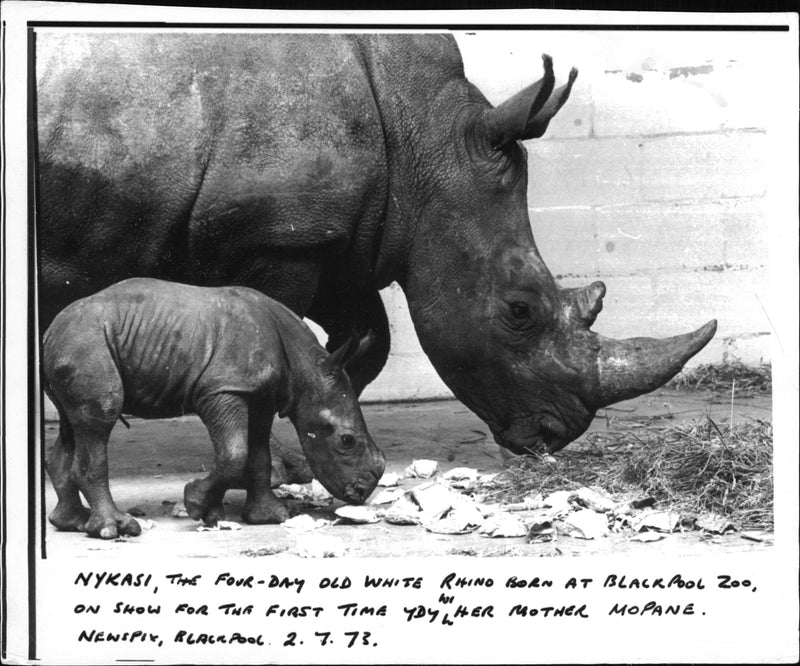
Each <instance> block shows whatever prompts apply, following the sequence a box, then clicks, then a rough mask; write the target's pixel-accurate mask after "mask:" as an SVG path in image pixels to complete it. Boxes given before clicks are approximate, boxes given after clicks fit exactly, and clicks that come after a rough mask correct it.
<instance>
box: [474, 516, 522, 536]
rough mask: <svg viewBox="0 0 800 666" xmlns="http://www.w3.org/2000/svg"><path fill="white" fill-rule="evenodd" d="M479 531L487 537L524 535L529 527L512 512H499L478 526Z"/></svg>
mask: <svg viewBox="0 0 800 666" xmlns="http://www.w3.org/2000/svg"><path fill="white" fill-rule="evenodd" d="M478 533H479V534H483V535H485V536H487V537H492V538H497V537H524V536H525V535H526V534H527V533H528V528H527V527H525V523H523V522H522V521H521V520H520V519H519V518H517V517H516V516H512V515H511V514H510V513H498V514H496V515H494V516H491V517H489V518H487V519H486V520H485V521H484V522H483V524H482V525H481V526H480V527H479V528H478Z"/></svg>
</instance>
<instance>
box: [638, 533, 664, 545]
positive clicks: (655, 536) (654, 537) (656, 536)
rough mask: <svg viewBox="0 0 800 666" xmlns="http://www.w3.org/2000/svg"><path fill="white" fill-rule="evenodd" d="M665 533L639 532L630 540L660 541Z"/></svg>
mask: <svg viewBox="0 0 800 666" xmlns="http://www.w3.org/2000/svg"><path fill="white" fill-rule="evenodd" d="M666 538H667V535H666V534H664V533H663V532H639V533H638V534H636V535H634V536H632V537H631V538H630V540H631V541H641V542H643V543H650V542H652V541H661V540H662V539H666Z"/></svg>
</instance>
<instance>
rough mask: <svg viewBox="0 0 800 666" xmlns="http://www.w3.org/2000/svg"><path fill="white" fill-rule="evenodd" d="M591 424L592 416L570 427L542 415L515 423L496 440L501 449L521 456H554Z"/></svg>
mask: <svg viewBox="0 0 800 666" xmlns="http://www.w3.org/2000/svg"><path fill="white" fill-rule="evenodd" d="M589 423H591V416H589V417H588V418H587V419H579V420H576V421H575V422H574V423H571V424H567V423H565V422H564V421H562V420H561V419H560V418H556V417H554V416H550V415H538V416H535V417H530V418H527V419H517V420H514V421H513V422H512V423H511V424H510V425H509V426H508V427H506V428H501V429H499V430H497V431H495V432H494V437H495V441H496V442H497V443H498V444H499V445H500V446H502V447H503V448H506V449H508V450H509V451H511V452H513V453H516V454H517V455H525V454H531V453H536V454H543V453H552V452H554V451H559V450H560V449H563V448H564V447H565V446H566V445H567V444H569V443H570V442H571V441H573V440H574V439H575V438H576V437H578V436H580V435H581V434H582V433H583V432H584V431H585V430H586V428H587V427H588V426H589Z"/></svg>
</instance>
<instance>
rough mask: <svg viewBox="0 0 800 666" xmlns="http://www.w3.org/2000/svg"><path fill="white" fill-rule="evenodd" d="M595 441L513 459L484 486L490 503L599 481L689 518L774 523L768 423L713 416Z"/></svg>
mask: <svg viewBox="0 0 800 666" xmlns="http://www.w3.org/2000/svg"><path fill="white" fill-rule="evenodd" d="M588 439H589V441H590V443H591V442H593V443H594V445H593V446H592V447H591V448H588V449H586V450H574V451H570V450H565V451H562V452H560V453H559V454H557V456H558V457H557V458H542V457H539V456H521V457H520V458H517V459H514V460H512V461H511V462H510V463H509V465H508V467H507V468H506V469H505V470H504V471H503V472H501V473H500V474H499V475H498V476H497V477H495V479H493V480H492V481H491V482H490V483H489V484H488V485H487V486H486V487H485V488H482V489H481V492H482V494H483V496H484V498H485V500H486V501H492V502H504V503H505V502H508V503H513V502H519V501H521V500H522V498H524V497H526V496H528V495H532V494H537V493H541V494H543V495H546V494H548V493H550V492H552V491H554V490H571V489H576V488H579V487H581V486H592V485H595V486H600V487H601V488H603V489H604V490H606V491H607V492H609V493H611V494H613V495H618V496H620V497H619V499H620V500H621V501H622V500H624V499H628V498H630V497H631V496H638V497H641V496H642V495H643V494H644V495H649V496H652V497H653V498H655V499H656V501H657V502H658V504H659V505H660V506H662V507H663V508H669V509H670V510H672V511H678V512H680V513H681V514H683V515H686V516H690V515H691V516H695V517H697V516H702V515H705V514H708V513H716V514H720V515H722V516H725V517H726V518H727V519H728V520H730V521H731V522H733V523H734V524H735V525H736V526H737V527H738V528H740V529H764V530H769V529H772V527H773V474H772V424H771V423H769V422H768V421H764V420H761V419H749V420H747V421H743V422H741V423H737V424H734V425H733V426H730V425H725V424H723V425H722V426H717V425H716V424H715V423H714V422H713V421H712V420H711V419H710V418H706V419H704V420H702V421H699V422H694V423H687V424H683V425H677V426H676V425H671V424H664V423H662V424H653V425H650V426H648V427H647V428H639V429H637V432H635V433H634V432H620V433H607V434H606V433H604V434H602V436H600V437H595V438H588ZM599 443H602V444H603V446H599V445H598V444H599Z"/></svg>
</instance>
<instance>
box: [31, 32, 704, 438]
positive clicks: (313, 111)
mask: <svg viewBox="0 0 800 666" xmlns="http://www.w3.org/2000/svg"><path fill="white" fill-rule="evenodd" d="M36 66H37V74H38V79H39V81H38V91H37V104H38V121H39V122H38V133H39V136H38V151H39V152H38V157H39V161H38V169H37V178H38V180H37V187H38V192H39V209H38V211H39V217H38V219H39V221H40V228H39V247H40V249H41V297H42V300H41V321H42V322H44V323H45V325H46V323H47V322H48V321H49V319H50V318H52V316H53V315H54V313H55V312H57V311H58V309H59V308H61V307H63V306H64V305H66V304H67V303H69V302H70V301H72V300H75V299H76V298H79V297H82V296H85V295H87V294H89V293H92V292H94V291H97V290H98V289H100V288H102V287H104V286H106V285H108V284H109V283H112V282H114V281H117V280H120V279H122V278H126V277H129V276H133V275H148V276H155V277H161V278H165V279H170V280H174V281H179V282H188V283H195V284H202V285H222V284H241V285H247V286H250V287H253V288H255V289H258V290H260V291H263V292H264V293H266V294H269V295H270V296H272V297H273V298H275V299H277V300H279V301H281V302H283V303H285V304H286V305H287V306H289V307H290V308H291V309H292V310H294V311H295V312H296V313H298V314H300V315H303V316H308V317H310V318H312V319H313V320H315V321H316V322H318V323H319V324H320V325H321V326H322V327H323V328H324V329H325V330H326V331H327V332H328V334H329V336H330V341H329V348H331V349H333V348H335V347H337V346H338V345H341V344H342V343H343V341H344V340H345V339H346V338H347V336H348V335H350V332H351V331H353V330H356V331H360V332H361V333H363V332H364V331H366V330H368V329H372V330H373V331H375V333H376V344H375V345H373V347H372V348H371V350H370V351H369V352H368V353H367V354H365V355H364V356H362V357H361V358H360V359H359V360H358V361H357V362H356V363H354V364H353V365H352V366H351V367H349V368H348V372H349V374H350V378H351V381H352V382H353V387H354V389H355V390H356V392H357V393H360V392H361V390H362V389H363V388H364V387H365V386H366V385H367V384H368V383H369V382H370V381H372V380H373V379H374V378H375V377H376V376H377V374H378V372H379V371H380V370H381V368H382V367H383V365H384V363H385V361H386V358H387V355H388V352H389V326H388V321H387V318H386V313H385V311H384V308H383V305H382V303H381V300H380V298H379V295H378V289H380V288H382V287H385V286H387V285H389V284H390V283H391V282H392V281H393V280H395V281H397V282H398V283H399V284H400V286H401V287H402V289H403V291H404V292H405V295H406V298H407V300H408V304H409V308H410V312H411V317H412V319H413V321H414V326H415V329H416V332H417V335H418V337H419V341H420V343H421V345H422V348H423V350H424V351H425V353H426V354H427V355H428V357H429V358H430V360H431V363H432V364H433V366H434V367H435V369H436V370H437V372H438V373H439V374H440V376H441V377H442V378H443V379H444V381H445V382H446V384H447V385H448V386H449V387H450V388H451V389H452V390H453V392H454V393H455V395H456V396H457V397H458V398H459V399H460V400H462V401H463V402H464V403H465V404H466V405H467V406H468V407H470V408H471V409H472V410H473V411H474V412H476V413H477V414H478V415H479V416H480V417H481V418H482V419H484V420H485V421H486V423H487V424H488V425H489V427H490V428H491V430H492V432H493V434H494V436H495V438H496V440H497V441H498V442H499V443H500V444H501V445H502V446H505V447H507V448H509V449H511V450H512V451H515V452H525V451H530V450H540V449H545V450H551V451H553V450H557V449H560V448H562V447H563V446H565V445H566V444H567V443H569V442H570V441H572V440H573V439H575V438H576V437H577V436H578V435H580V434H581V433H582V432H583V431H584V430H585V429H586V428H587V427H588V425H589V423H590V422H591V420H592V418H593V416H594V414H595V412H596V410H597V409H598V408H599V407H602V406H604V405H608V404H611V403H613V402H615V401H618V400H622V399H625V398H628V397H632V396H634V395H638V394H640V393H643V392H646V391H649V390H652V389H653V388H656V387H657V386H659V385H660V384H662V383H663V382H665V381H667V380H668V379H669V378H670V377H672V376H673V375H674V374H676V373H677V372H678V371H679V370H680V368H681V367H682V365H683V363H685V362H686V360H688V359H689V358H690V357H691V356H692V355H693V354H695V353H696V352H697V351H698V350H699V349H700V348H702V347H703V345H705V344H706V343H707V342H708V340H709V339H710V338H711V337H712V336H713V334H714V331H715V327H716V324H715V322H709V323H708V324H707V325H706V326H704V327H703V328H701V329H699V330H698V331H695V332H694V333H688V334H686V335H684V336H678V337H675V338H670V339H667V340H654V339H645V338H633V339H630V340H621V341H617V340H609V339H606V338H603V337H602V336H600V335H598V334H596V333H594V332H593V331H591V330H590V327H591V325H592V324H593V322H594V320H595V318H596V316H597V314H598V313H599V312H600V310H601V309H602V298H603V295H604V293H605V286H604V285H603V284H602V283H601V282H595V283H593V284H592V285H589V286H588V287H586V288H583V289H563V288H561V287H560V286H559V285H558V284H557V283H556V281H555V279H554V278H553V276H552V274H551V273H550V271H549V270H548V269H547V267H546V266H545V265H544V262H543V261H542V259H541V257H540V255H539V252H538V250H537V248H536V245H535V243H534V240H533V236H532V234H531V225H530V220H529V218H528V201H527V198H526V191H527V179H528V173H527V160H526V155H525V149H524V148H523V146H522V143H521V142H522V141H524V140H527V139H534V138H537V137H539V136H541V135H542V134H543V133H544V131H545V130H546V128H547V124H548V121H549V120H550V118H551V117H552V116H553V115H554V114H555V113H556V112H557V111H558V109H559V108H560V106H561V105H562V104H563V103H564V102H565V101H566V99H567V97H568V95H569V91H570V88H571V86H572V83H573V82H574V80H575V74H576V73H575V72H573V73H571V74H570V77H569V81H568V83H567V84H566V85H565V86H564V87H562V88H560V89H557V90H554V73H553V68H552V63H551V61H550V59H549V58H545V59H544V77H543V78H542V79H541V80H539V81H537V82H536V83H534V84H532V85H531V86H529V87H528V88H526V89H524V90H522V91H520V93H518V94H517V95H515V96H514V97H512V98H511V99H509V100H507V101H506V102H504V103H503V104H501V105H500V106H498V107H497V108H492V106H491V105H490V104H489V103H488V102H487V101H486V99H485V98H484V97H483V95H482V94H481V93H480V92H479V91H478V90H477V89H476V88H475V87H474V86H473V85H472V84H471V83H470V82H469V81H467V79H466V78H465V77H464V72H463V65H462V61H461V56H460V54H459V51H458V47H457V46H456V43H455V40H454V39H453V38H452V37H451V36H447V35H410V34H402V35H274V34H273V35H270V34H256V35H179V34H166V35H164V34H162V35H135V36H131V35H127V36H123V35H113V36H110V35H107V34H105V35H102V36H99V37H98V36H91V35H80V36H73V37H58V36H53V35H40V36H39V37H38V42H37V64H36ZM539 67H540V65H539V64H538V63H532V65H531V68H532V70H539ZM539 71H540V70H539ZM534 73H538V72H532V75H533V74H534ZM534 176H535V174H534Z"/></svg>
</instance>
